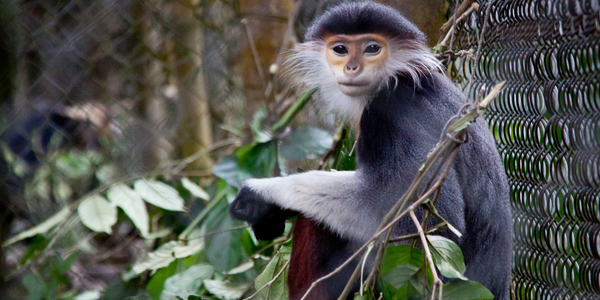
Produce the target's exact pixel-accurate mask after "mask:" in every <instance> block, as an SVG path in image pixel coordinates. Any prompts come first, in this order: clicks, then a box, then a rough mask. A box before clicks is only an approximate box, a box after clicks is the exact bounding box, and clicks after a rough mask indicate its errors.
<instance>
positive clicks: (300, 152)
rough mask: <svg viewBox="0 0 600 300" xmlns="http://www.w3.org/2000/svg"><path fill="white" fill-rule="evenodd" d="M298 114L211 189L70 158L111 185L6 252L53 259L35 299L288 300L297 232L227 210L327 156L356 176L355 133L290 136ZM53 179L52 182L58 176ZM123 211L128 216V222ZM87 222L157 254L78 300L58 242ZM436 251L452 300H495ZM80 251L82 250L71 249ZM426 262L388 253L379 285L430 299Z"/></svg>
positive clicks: (265, 129) (34, 281) (454, 256)
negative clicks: (243, 193) (270, 232)
mask: <svg viewBox="0 0 600 300" xmlns="http://www.w3.org/2000/svg"><path fill="white" fill-rule="evenodd" d="M310 94H311V93H310V92H309V93H307V94H305V95H303V96H302V97H301V98H300V99H299V100H298V102H299V103H301V104H302V103H306V101H308V98H309V96H310ZM302 107H303V104H302V105H298V104H296V105H293V106H292V107H291V108H290V109H291V110H300V109H302ZM296 113H297V111H291V112H290V111H288V112H287V113H286V114H285V116H284V119H282V120H283V121H282V120H280V121H278V122H276V123H275V125H276V126H275V125H273V126H269V125H268V124H267V123H266V120H267V118H266V117H265V115H264V114H265V110H260V111H258V112H257V113H256V115H255V118H254V123H253V124H252V130H253V135H254V139H253V141H252V142H251V143H250V144H248V145H242V146H240V147H238V148H237V149H236V151H234V153H233V154H232V155H231V156H229V157H226V158H224V159H223V160H222V161H221V163H219V164H217V165H215V166H214V168H213V172H214V175H215V178H216V180H215V181H214V182H213V183H212V184H211V185H209V186H206V187H205V188H202V187H200V186H199V185H198V184H197V183H196V182H195V180H194V179H193V178H188V177H181V178H171V179H167V178H162V177H160V176H150V177H146V176H145V177H142V178H128V179H116V178H111V177H110V176H107V175H106V174H103V173H100V172H90V168H91V166H92V165H93V164H91V163H82V160H81V156H80V155H79V154H76V153H69V154H67V155H66V156H60V159H58V160H57V165H58V166H60V168H57V169H60V170H61V172H67V174H70V175H69V176H68V178H70V179H74V180H81V177H85V176H89V174H94V176H95V177H96V180H98V181H99V182H102V183H103V184H102V185H101V186H100V187H99V188H97V189H94V190H92V192H90V193H87V194H85V195H83V196H82V197H80V200H78V201H76V202H73V203H70V204H69V205H67V206H65V207H64V208H63V209H62V210H60V211H58V212H57V213H55V214H54V215H53V216H51V217H49V218H48V219H47V220H46V221H44V222H41V223H40V224H39V225H37V226H35V227H33V228H30V229H28V230H26V231H24V232H21V233H20V234H18V235H16V236H14V237H13V238H12V239H10V240H9V241H7V242H6V243H5V245H4V246H5V247H6V246H11V245H14V244H17V243H18V242H19V241H23V240H25V239H31V238H32V237H34V239H32V240H31V242H30V243H29V245H28V247H29V250H28V251H27V252H26V254H25V255H24V256H23V263H27V262H28V261H29V262H31V261H32V259H33V258H39V257H45V259H43V260H41V262H39V263H36V264H35V268H36V269H37V270H40V271H39V272H31V273H29V274H27V275H26V276H25V277H23V279H22V285H23V286H24V288H25V289H26V290H27V292H28V293H29V299H42V298H46V299H58V298H65V299H67V298H68V299H100V298H102V299H119V298H122V297H125V296H127V295H129V296H132V295H138V296H137V297H140V296H143V295H145V296H147V297H150V298H151V299H200V298H202V299H237V298H240V297H248V296H250V295H253V296H254V297H256V298H257V299H287V285H286V280H287V265H288V262H289V257H290V250H291V248H290V247H291V246H292V245H291V242H290V241H289V240H288V236H289V230H290V227H291V224H287V226H286V234H285V236H284V237H282V238H279V239H277V240H276V241H274V242H271V243H268V242H259V241H257V240H256V238H254V236H253V233H252V231H251V230H250V229H249V228H247V227H246V226H244V225H243V223H242V222H239V221H236V220H233V219H231V217H230V216H229V214H228V212H227V208H228V204H229V203H230V202H231V201H233V199H234V198H235V196H236V194H237V190H238V188H239V187H240V184H241V182H242V181H243V180H244V179H247V178H252V177H269V176H273V175H275V174H278V173H279V174H281V173H284V172H285V170H287V164H288V162H289V161H294V160H303V159H314V158H317V157H321V156H323V155H324V154H325V153H326V152H327V154H325V156H324V157H325V158H326V161H324V162H323V163H324V165H322V167H324V168H325V169H338V170H351V169H354V168H355V165H356V164H355V158H354V156H353V151H352V148H353V147H354V135H353V134H352V133H351V132H350V131H348V130H346V129H343V128H340V129H338V131H337V132H336V134H335V135H334V136H333V137H332V136H331V135H330V134H329V133H327V132H325V131H323V130H320V129H317V128H312V127H306V126H301V127H298V128H296V129H295V130H293V131H292V132H291V133H289V132H288V133H286V134H285V135H284V136H282V132H283V131H284V130H283V129H284V128H286V127H287V126H289V125H288V124H289V122H290V121H291V119H292V118H293V116H294V115H295V114H296ZM285 118H287V119H285ZM332 142H333V146H331V144H332ZM101 161H102V160H101V159H97V163H98V164H99V165H102V167H98V169H103V170H104V169H110V168H109V165H108V164H104V165H103V163H102V162H101ZM38 172H42V171H38ZM45 176H46V177H44V178H52V172H50V173H47V174H45ZM88 180H89V179H88ZM194 201H199V202H200V210H199V212H198V213H197V214H196V216H195V217H194V218H193V219H192V220H188V222H170V221H167V220H172V219H171V216H173V217H175V218H180V217H181V216H182V214H185V213H186V210H191V209H192V207H194V203H195V202H194ZM118 208H119V209H120V211H121V212H122V213H123V214H122V215H123V216H121V217H120V213H119V210H118ZM151 220H154V221H151ZM161 220H164V221H163V222H161ZM77 221H79V222H81V224H83V225H84V226H85V227H87V228H88V230H90V231H92V232H94V233H95V238H102V237H103V236H107V235H115V234H116V233H115V228H117V227H119V226H122V225H123V224H129V225H130V226H132V227H133V228H136V229H137V230H138V232H139V235H138V239H143V240H144V245H145V246H144V248H145V249H146V251H148V252H147V254H146V255H145V256H144V257H143V258H140V259H139V260H138V261H137V262H136V263H135V264H134V265H131V266H130V267H131V269H130V271H129V272H127V273H125V274H123V276H122V281H119V282H115V283H113V284H112V285H111V286H109V287H108V288H107V289H106V290H105V291H104V292H103V293H102V292H99V291H96V290H94V291H84V292H82V293H79V295H76V294H77V293H76V291H74V290H71V289H69V288H68V281H67V280H66V279H65V275H66V273H67V272H68V271H69V270H70V268H71V266H72V264H73V262H75V261H76V259H77V256H76V255H75V254H72V255H70V256H68V257H64V258H63V256H60V255H52V254H51V249H53V247H54V246H53V244H52V243H50V242H48V241H51V240H53V239H54V238H56V236H58V235H60V234H61V231H64V230H65V228H66V227H67V228H68V224H69V223H72V222H77ZM427 241H428V244H429V250H430V252H431V255H432V257H433V260H434V263H435V265H436V267H437V270H438V271H439V272H440V274H442V275H443V276H445V277H446V278H456V279H455V280H453V281H450V282H448V283H446V284H445V285H444V288H443V296H442V297H443V299H448V300H451V299H491V298H492V297H491V294H490V293H489V291H487V290H486V289H485V288H484V287H483V286H482V285H480V284H478V283H476V282H472V281H468V280H467V278H465V277H464V271H465V266H464V262H463V257H462V253H461V251H460V249H459V248H458V246H457V245H456V244H454V243H453V242H452V241H451V240H449V239H447V238H444V237H441V236H434V235H428V236H427ZM74 245H78V244H77V243H74V244H71V245H70V246H71V247H72V246H74ZM415 245H416V244H415ZM80 247H83V246H80ZM80 251H84V250H83V248H82V249H80ZM84 252H85V251H84ZM424 257H425V255H424V253H423V251H422V250H421V248H420V247H418V246H411V245H398V246H389V247H387V249H386V250H385V254H384V255H383V257H382V260H381V267H380V268H379V277H378V280H377V288H378V290H379V291H380V292H382V293H383V297H384V299H421V298H423V297H429V295H430V294H431V292H432V283H433V274H432V272H431V268H429V267H428V266H427V264H426V263H425V262H426V260H424ZM26 266H27V265H24V267H26ZM134 282H139V283H142V286H145V291H140V290H138V289H137V288H132V287H131V283H134ZM373 290H374V289H373V288H372V287H369V286H365V289H364V290H363V292H362V294H357V295H356V296H355V299H377V298H378V295H375V294H374V293H373ZM376 296H377V297H376Z"/></svg>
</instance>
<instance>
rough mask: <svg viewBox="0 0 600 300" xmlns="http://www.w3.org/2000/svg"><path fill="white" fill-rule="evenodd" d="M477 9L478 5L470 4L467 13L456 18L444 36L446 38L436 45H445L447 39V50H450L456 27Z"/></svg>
mask: <svg viewBox="0 0 600 300" xmlns="http://www.w3.org/2000/svg"><path fill="white" fill-rule="evenodd" d="M478 9H479V4H478V3H473V4H471V6H470V7H469V9H468V10H467V11H465V12H464V13H462V14H461V15H460V17H458V18H457V19H456V22H455V24H453V25H452V27H450V29H449V30H448V33H447V34H446V36H445V37H444V39H442V41H441V42H439V43H438V45H444V46H445V45H446V43H447V42H448V39H450V45H449V49H450V50H452V46H454V36H455V34H454V33H455V32H456V26H457V24H460V23H461V22H462V21H464V20H465V19H466V18H467V17H468V16H470V15H471V13H473V12H474V11H476V10H478Z"/></svg>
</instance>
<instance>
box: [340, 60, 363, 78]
mask: <svg viewBox="0 0 600 300" xmlns="http://www.w3.org/2000/svg"><path fill="white" fill-rule="evenodd" d="M361 71H362V68H361V65H360V64H353V63H349V64H347V65H346V67H345V68H344V73H346V75H347V76H356V75H358V74H360V72H361Z"/></svg>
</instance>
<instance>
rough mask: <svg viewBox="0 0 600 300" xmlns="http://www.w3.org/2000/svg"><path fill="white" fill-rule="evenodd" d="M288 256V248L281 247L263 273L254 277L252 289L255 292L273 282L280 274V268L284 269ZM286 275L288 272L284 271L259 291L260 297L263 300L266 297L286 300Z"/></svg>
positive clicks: (274, 299)
mask: <svg viewBox="0 0 600 300" xmlns="http://www.w3.org/2000/svg"><path fill="white" fill-rule="evenodd" d="M289 254H290V250H289V249H288V248H286V247H281V250H280V251H279V252H278V253H277V254H275V256H273V259H271V261H270V262H269V264H267V266H266V267H265V269H264V270H263V272H262V273H261V274H260V275H258V276H257V277H256V280H255V281H254V287H255V288H256V289H257V290H258V289H260V288H262V287H263V286H264V285H266V284H267V283H268V282H270V281H271V280H273V278H275V276H277V274H279V272H281V268H283V267H285V265H286V262H287V261H288V260H289ZM287 273H288V271H287V270H284V271H283V273H281V275H279V277H277V279H276V280H275V281H274V282H273V283H272V284H271V286H270V287H265V288H263V289H262V290H261V291H260V295H261V296H262V298H263V299H266V298H267V297H268V298H269V299H273V300H277V299H282V300H284V299H288V289H287V284H286V283H287V275H288V274H287Z"/></svg>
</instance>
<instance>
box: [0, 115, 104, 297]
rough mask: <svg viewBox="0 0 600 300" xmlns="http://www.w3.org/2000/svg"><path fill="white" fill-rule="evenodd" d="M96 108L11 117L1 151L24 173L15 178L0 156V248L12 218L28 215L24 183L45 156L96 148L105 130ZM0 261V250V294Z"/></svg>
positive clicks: (1, 269)
mask: <svg viewBox="0 0 600 300" xmlns="http://www.w3.org/2000/svg"><path fill="white" fill-rule="evenodd" d="M99 107H102V106H101V105H97V107H96V109H90V107H88V105H83V106H80V107H77V108H54V109H50V108H47V107H44V106H39V107H37V108H35V109H33V110H32V111H31V112H29V113H26V114H24V115H23V116H13V117H12V118H13V119H12V120H11V124H10V126H9V127H8V128H6V129H5V130H4V131H3V132H2V134H0V142H1V143H2V145H1V147H2V151H6V152H8V153H10V154H9V155H11V156H12V157H13V158H15V159H18V160H19V161H20V163H21V164H22V165H21V166H22V167H24V170H21V172H22V173H21V174H15V173H14V172H13V166H12V165H11V162H7V161H6V159H5V156H4V155H5V153H0V244H2V243H4V241H5V240H6V239H7V237H8V235H9V234H10V229H11V225H12V222H13V220H14V219H15V217H16V216H19V215H21V216H23V217H24V218H27V216H24V214H26V213H28V212H30V209H31V203H29V204H28V203H27V201H26V200H25V186H26V185H25V182H27V181H28V180H32V178H33V176H34V175H35V172H36V170H37V169H38V168H39V167H40V166H41V165H42V164H43V163H44V159H45V155H47V154H48V153H49V152H50V151H52V150H59V149H67V148H78V149H95V148H97V147H98V145H99V140H100V138H101V136H102V135H104V134H106V133H107V130H108V115H107V113H106V112H105V110H103V109H100V108H99ZM92 119H93V120H92ZM52 147H54V149H52ZM46 209H48V208H47V207H46ZM44 217H47V216H44ZM4 259H5V254H4V252H3V251H2V248H0V294H3V289H4V284H5V280H4V276H5V275H6V274H5V262H4Z"/></svg>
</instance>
